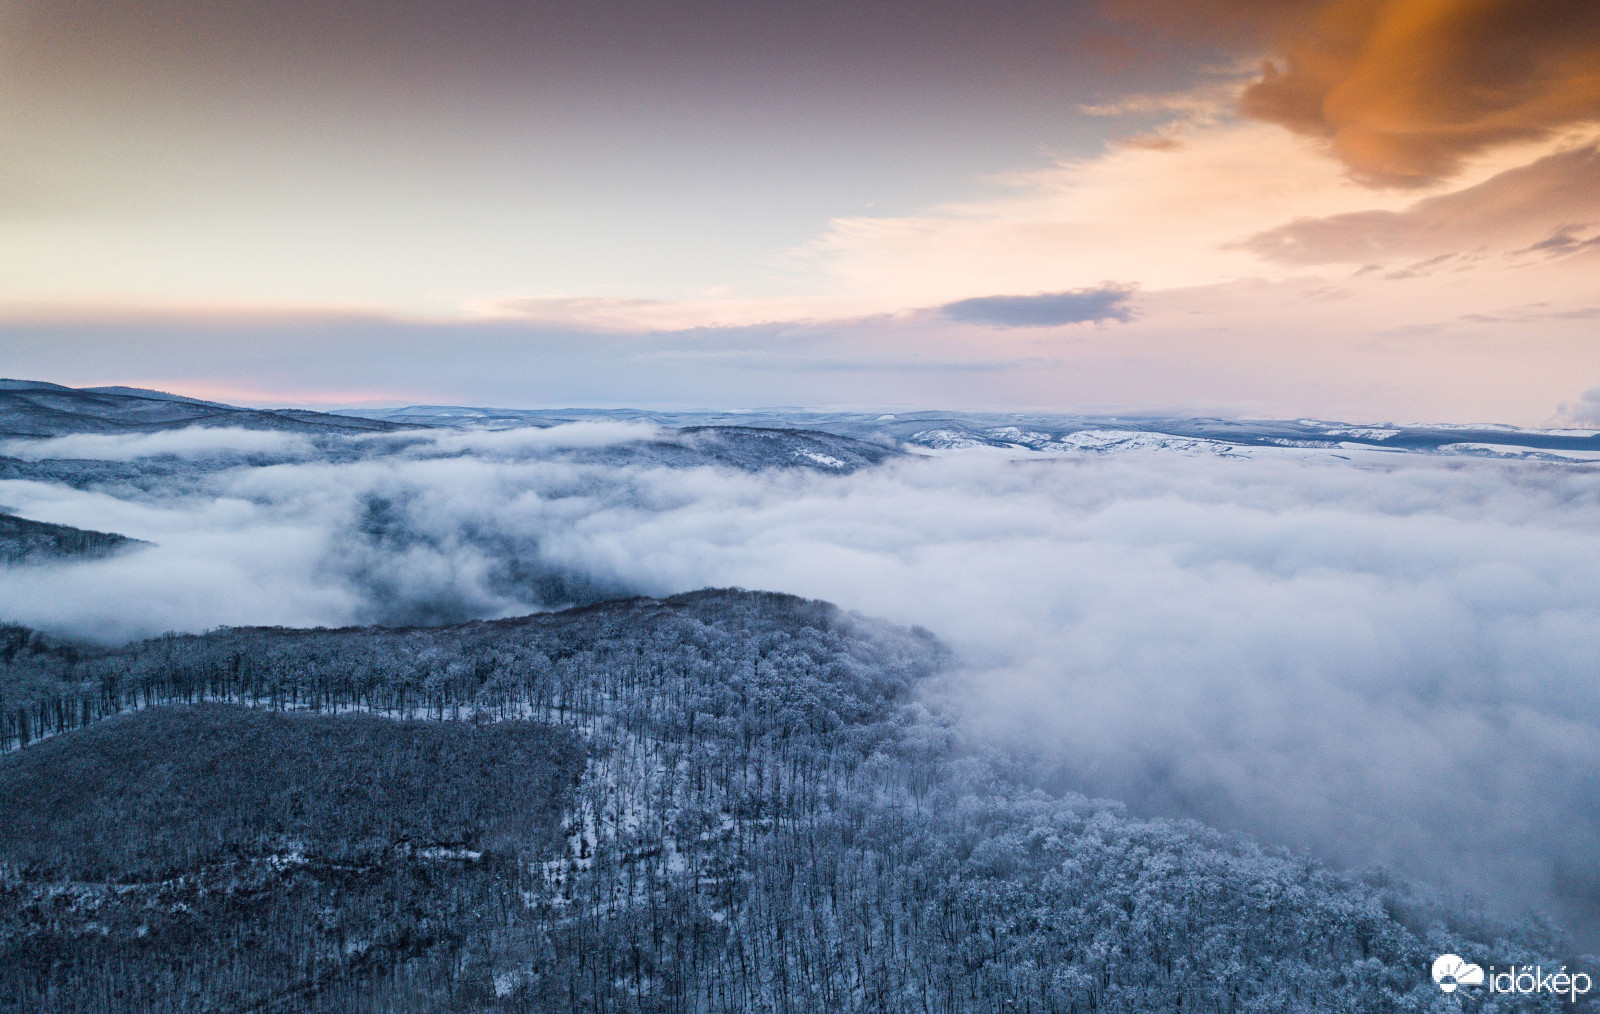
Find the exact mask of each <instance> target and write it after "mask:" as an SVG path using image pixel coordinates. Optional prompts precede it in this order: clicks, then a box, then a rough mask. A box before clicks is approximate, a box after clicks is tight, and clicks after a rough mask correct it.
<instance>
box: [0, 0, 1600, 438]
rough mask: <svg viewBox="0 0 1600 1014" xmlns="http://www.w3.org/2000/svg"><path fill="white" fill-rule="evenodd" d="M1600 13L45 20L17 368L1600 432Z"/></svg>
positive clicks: (32, 61) (432, 395) (830, 7)
mask: <svg viewBox="0 0 1600 1014" xmlns="http://www.w3.org/2000/svg"><path fill="white" fill-rule="evenodd" d="M1597 145H1600V6H1596V5H1595V4H1593V3H1592V2H1590V0H1544V2H1541V3H1537V4H1529V3H1524V2H1520V0H1184V2H1181V3H1180V2H1177V0H1055V2H1049V3H1046V2H1035V0H1017V2H995V0H984V2H979V0H949V2H941V3H933V4H930V3H918V4H911V3H902V2H880V3H867V2H864V0H838V2H830V3H823V4H818V3H805V4H801V3H764V4H728V3H720V2H713V0H688V2H674V3H670V4H668V3H660V2H646V0H626V2H621V3H613V4H605V5H599V4H592V3H587V4H586V3H574V2H567V3H563V2H538V0H536V2H521V3H512V2H506V0H494V2H454V3H448V4H447V3H444V2H440V0H410V2H386V3H381V4H380V3H375V2H368V0H353V2H347V3H340V4H325V3H317V2H312V0H276V2H271V3H268V2H264V0H238V2H234V3H229V4H215V3H211V2H207V0H163V2H159V3H158V2H155V0H117V2H110V0H3V2H0V223H3V228H0V373H4V374H5V375H8V376H17V377H27V378H30V379H42V380H51V381H56V382H59V383H67V384H74V385H90V384H112V383H116V384H137V385H142V386H151V387H158V388H163V389H167V390H175V391H179V392H182V393H188V394H194V395H199V396H206V397H217V398H224V399H228V400H232V401H237V402H244V403H250V404H303V405H325V406H334V405H353V404H405V403H418V402H421V403H455V404H461V403H466V404H491V405H501V406H507V407H556V406H579V405H595V406H620V405H634V406H639V407H652V408H673V407H681V408H739V407H758V406H804V407H816V408H850V407H853V408H874V409H893V408H948V409H985V410H1009V409H1016V410H1022V409H1027V410H1046V411H1063V412H1129V411H1159V412H1168V413H1177V414H1189V413H1206V414H1238V415H1254V416H1276V417H1284V416H1288V417H1298V416H1319V417H1326V418H1340V419H1350V420H1359V421H1402V422H1404V421H1456V422H1466V421H1479V422H1507V423H1517V424H1522V425H1537V426H1556V425H1578V426H1581V425H1600V395H1597V394H1596V393H1595V392H1596V390H1597V389H1600V341H1597V338H1600V333H1597V332H1600V282H1597V281H1596V280H1597V279H1600V270H1597V269H1600V146H1597Z"/></svg>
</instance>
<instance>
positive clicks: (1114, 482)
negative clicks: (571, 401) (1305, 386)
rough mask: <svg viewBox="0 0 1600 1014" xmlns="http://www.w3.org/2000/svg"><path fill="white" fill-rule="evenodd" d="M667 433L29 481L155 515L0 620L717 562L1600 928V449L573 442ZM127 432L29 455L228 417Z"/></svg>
mask: <svg viewBox="0 0 1600 1014" xmlns="http://www.w3.org/2000/svg"><path fill="white" fill-rule="evenodd" d="M647 433H648V430H647V429H644V430H641V429H639V428H629V427H627V426H620V425H612V424H606V425H578V426H572V427H560V428H558V429H556V430H545V431H521V432H520V433H510V434H507V433H478V434H474V433H449V434H444V435H441V436H436V437H431V438H427V439H423V440H422V442H421V443H417V444H413V445H411V446H409V447H404V446H401V445H400V444H396V445H395V447H394V449H392V450H391V451H389V452H386V453H382V454H376V455H372V454H369V455H368V456H366V457H364V458H363V459H361V460H356V461H347V462H343V463H332V462H329V461H325V460H318V459H316V458H315V456H312V455H309V452H308V450H307V448H306V447H304V446H300V445H293V446H290V445H289V444H283V445H282V446H279V445H273V448H272V449H275V450H277V451H282V452H285V453H289V452H293V454H294V455H298V457H297V458H296V459H295V460H292V461H289V462H288V463H282V464H276V465H269V466H264V467H239V468H235V469H231V470H225V471H219V472H216V473H214V474H212V475H210V476H209V477H207V478H205V479H204V481H202V482H200V483H199V484H198V485H199V487H200V488H203V489H205V490H207V492H206V493H205V494H204V495H200V494H194V493H186V494H184V495H181V496H163V495H160V494H151V495H149V496H144V497H139V498H124V499H119V498H116V497H113V496H111V495H108V494H105V493H100V492H93V491H83V490H77V489H72V488H68V487H65V486H61V485H54V484H45V483H37V482H21V481H14V480H13V481H4V482H0V504H4V505H5V506H6V507H8V508H10V509H12V510H14V511H16V512H17V513H20V514H23V515H24V516H27V517H31V518H36V519H39V520H46V521H54V522H61V523H66V524H71V525H76V526H78V527H83V528H92V529H98V530H102V531H113V532H119V533H122V534H124V535H130V536H134V537H136V538H140V539H145V540H148V541H151V542H154V543H156V545H155V546H154V547H153V548H149V549H144V550H140V551H136V552H132V553H128V554H126V555H123V556H119V557H115V558H112V559H107V560H100V561H93V562H83V563H72V564H63V565H50V566H39V565H30V566H27V567H22V568H16V569H12V570H9V571H7V572H5V573H4V580H3V581H0V617H4V618H6V619H10V620H14V621H18V622H22V623H27V624H30V625H35V626H40V627H44V628H47V629H50V630H53V631H58V632H67V633H72V634H76V635H81V636H86V637H92V638H98V639H101V640H119V639H126V638H131V637H134V636H140V635H147V634H152V633H159V632H161V631H164V630H169V629H179V630H203V629H205V628H208V627H212V626H215V625H218V624H291V625H318V624H324V625H335V624H349V623H362V622H389V623H419V622H442V621H449V620H453V619H462V618H468V617H477V616H498V615H511V614H517V613H522V612H527V611H529V609H530V608H531V607H532V606H534V605H537V604H538V603H541V602H553V601H562V600H584V599H592V598H599V597H609V596H611V595H616V594H630V593H636V592H637V593H645V594H664V593H670V592H677V591H684V590H689V589H694V588H700V587H704V586H707V585H742V586H745V587H749V588H761V589H769V590H776V591H787V592H793V593H796V594H800V595H806V596H814V597H818V598H824V599H828V600H831V601H834V602H837V603H840V604H841V605H845V606H848V607H851V608H854V609H859V610H862V611H865V612H869V613H874V614H879V615H883V616H887V617H889V618H892V619H894V620H897V621H900V622H903V623H917V624H921V625H923V626H925V627H927V628H929V629H930V630H932V631H934V632H935V633H936V634H938V635H939V636H940V637H941V638H942V639H943V640H944V641H945V642H946V643H948V644H949V645H951V646H952V647H953V648H955V649H956V650H957V652H958V653H959V655H960V657H961V658H962V660H963V666H962V668H961V670H960V672H959V673H957V674H956V675H954V676H953V677H952V678H951V685H950V689H951V691H952V692H953V693H955V694H957V695H958V698H959V699H960V700H961V701H962V702H963V704H964V707H965V708H966V709H967V710H968V712H969V713H970V714H971V715H972V716H973V717H974V720H975V721H977V722H980V723H982V725H983V727H984V728H986V729H988V730H991V731H992V733H993V734H994V735H995V736H996V737H1003V738H1004V739H1006V740H1010V741H1015V742H1017V743H1019V744H1022V745H1023V746H1025V747H1026V748H1027V749H1028V750H1029V751H1030V752H1033V753H1036V754H1038V755H1040V756H1045V757H1050V758H1055V759H1056V760H1057V761H1058V763H1059V765H1060V769H1061V772H1062V778H1063V780H1064V782H1066V783H1069V784H1071V785H1072V786H1073V787H1075V788H1079V789H1082V790H1085V791H1088V792H1091V793H1095V794H1103V795H1110V796H1114V797H1118V798H1122V799H1126V800H1128V801H1129V802H1130V804H1131V805H1132V806H1133V807H1134V808H1135V809H1139V810H1144V811H1155V812H1162V813H1178V814H1188V815H1193V816H1196V817H1199V818H1201V819H1203V820H1206V821H1208V822H1211V823H1214V824H1219V825H1222V826H1226V827H1232V828H1242V829H1245V830H1248V831H1250V832H1253V833H1256V834H1259V835H1261V836H1263V837H1265V838H1268V839H1271V840H1274V841H1281V842H1287V843H1291V844H1305V845H1309V846H1312V847H1314V848H1315V849H1316V850H1317V851H1319V852H1320V853H1322V854H1324V855H1327V856H1329V857H1330V858H1332V859H1333V860H1335V861H1337V862H1341V863H1347V864H1352V865H1358V866H1362V865H1368V864H1373V863H1389V864H1392V865H1395V866H1397V867H1399V868H1402V869H1404V870H1407V871H1410V872H1412V873H1420V874H1423V875H1427V876H1430V877H1434V878H1442V879H1444V880H1446V881H1448V882H1449V883H1451V884H1452V885H1454V886H1455V887H1457V888H1460V889H1466V890H1470V891H1473V892H1475V893H1477V894H1479V895H1482V896H1486V897H1489V898H1492V899H1494V900H1495V901H1497V902H1499V903H1501V904H1504V905H1511V906H1516V905H1520V904H1523V903H1528V904H1534V905H1538V906H1541V907H1547V908H1552V909H1556V910H1559V911H1561V912H1562V913H1563V914H1564V915H1565V917H1566V918H1567V919H1568V920H1570V921H1571V922H1573V923H1574V924H1576V925H1578V926H1579V927H1580V929H1581V931H1582V935H1583V937H1584V939H1585V942H1586V943H1587V944H1588V946H1589V947H1590V948H1591V949H1596V948H1597V941H1600V918H1597V912H1600V679H1597V672H1596V670H1597V662H1600V472H1597V471H1595V470H1593V469H1591V468H1587V467H1584V466H1551V465H1539V464H1530V463H1509V464H1508V463H1497V462H1492V461H1473V460H1465V459H1450V460H1442V459H1438V458H1430V457H1426V456H1402V455H1394V456H1393V457H1391V458H1388V459H1382V460H1379V459H1374V460H1372V461H1368V462H1365V463H1354V464H1353V463H1349V462H1345V461H1340V460H1336V459H1333V458H1331V457H1330V458H1322V459H1315V460H1289V459H1265V458H1263V459H1256V460H1249V459H1244V460H1241V459H1230V458H1219V457H1185V456H1182V455H1178V454H1172V453H1149V454H1128V455H1121V456H1113V457H1107V458H1095V457H1088V458H1084V459H1058V460H1048V461H1033V462H1013V461H1008V460H1003V459H1001V458H998V457H994V456H990V455H978V454H974V455H960V454H957V455H951V456H943V457H937V458H928V457H913V458H909V459H906V460H903V461H899V462H891V463H890V464H889V465H886V466H883V467H880V468H876V469H868V470H865V471H861V472H857V473H855V474H853V475H845V476H835V475H825V474H818V473H815V472H808V471H799V470H790V471H771V472H766V473H761V474H752V473H749V472H740V471H735V470H731V469H724V468H710V467H706V468H676V469H674V468H665V467H652V466H649V465H647V464H639V463H633V464H623V465H618V464H606V463H594V462H590V463H586V464H580V463H574V462H572V461H565V460H557V459H556V458H553V457H552V455H551V452H552V451H554V450H559V449H560V448H562V447H563V446H581V447H586V448H595V447H602V446H604V445H606V444H608V443H618V442H627V441H630V440H636V439H639V438H640V437H641V436H642V435H645V434H647ZM132 440H134V441H143V443H141V444H134V443H128V444H127V445H123V444H118V443H116V442H115V441H116V438H103V439H100V442H98V443H96V442H93V441H91V442H90V444H88V445H85V446H83V447H81V448H74V447H43V446H39V445H34V446H31V447H29V448H18V447H13V448H10V449H8V450H7V453H11V454H13V455H18V454H19V452H26V455H27V456H28V457H33V458H38V457H47V456H73V455H80V456H81V455H89V454H92V455H93V456H95V457H99V458H104V459H112V460H129V459H131V458H136V457H137V456H139V455H142V454H151V453H162V452H163V450H165V451H167V452H171V453H176V454H178V455H179V456H181V457H183V458H184V459H185V460H189V461H192V460H195V459H196V458H200V457H204V456H205V455H207V454H216V453H223V452H225V451H227V450H228V447H227V446H226V444H227V441H225V440H223V441H219V440H218V439H217V438H216V436H215V434H214V433H213V434H210V435H207V436H206V437H205V439H204V440H200V439H197V438H194V437H192V436H191V437H189V438H187V442H186V443H179V444H177V445H174V446H173V447H171V448H164V447H163V444H162V441H161V440H160V439H156V438H150V437H138V438H132ZM107 441H109V442H107ZM80 443H82V440H81V439H80ZM102 444H103V445H104V446H102ZM372 446H378V445H377V444H373V445H372ZM264 449H268V448H267V445H266V444H263V443H262V442H261V441H260V440H259V439H256V442H255V443H254V444H249V445H241V446H237V447H235V448H234V450H238V451H241V452H246V453H257V452H261V451H263V450H264ZM193 485H194V484H191V486H193ZM186 488H187V487H186Z"/></svg>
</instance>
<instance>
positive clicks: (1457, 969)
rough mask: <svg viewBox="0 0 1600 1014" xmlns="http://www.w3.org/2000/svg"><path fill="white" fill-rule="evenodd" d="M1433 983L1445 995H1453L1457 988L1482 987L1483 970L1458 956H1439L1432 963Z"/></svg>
mask: <svg viewBox="0 0 1600 1014" xmlns="http://www.w3.org/2000/svg"><path fill="white" fill-rule="evenodd" d="M1433 981H1434V982H1437V983H1438V984H1439V988H1440V989H1442V990H1444V991H1445V992H1446V993H1454V992H1455V991H1456V987H1457V986H1481V985H1483V969H1482V968H1481V967H1479V966H1478V965H1474V964H1470V963H1468V962H1466V961H1463V960H1462V959H1461V957H1460V955H1456V954H1441V955H1439V956H1438V957H1437V958H1435V959H1434V962H1433Z"/></svg>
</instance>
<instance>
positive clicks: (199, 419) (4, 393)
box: [0, 380, 403, 437]
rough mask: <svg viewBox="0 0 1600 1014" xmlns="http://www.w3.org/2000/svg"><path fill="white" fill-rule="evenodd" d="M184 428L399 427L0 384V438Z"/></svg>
mask: <svg viewBox="0 0 1600 1014" xmlns="http://www.w3.org/2000/svg"><path fill="white" fill-rule="evenodd" d="M184 426H234V427H240V428H244V429H266V430H285V431H291V432H301V433H323V432H334V433H358V432H373V431H388V430H396V429H401V428H403V427H401V426H399V425H398V424H395V423H389V422H383V421H377V420H368V419H356V418H353V417H350V416H341V415H330V414H327V413H323V412H303V411H265V410H260V409H248V408H237V407H235V406H232V405H222V404H219V403H217V402H209V401H199V400H196V399H192V398H183V397H181V396H176V395H169V394H164V393H162V392H159V391H144V390H140V389H137V388H124V387H102V388H81V389H80V388H70V387H62V386H61V385H59V384H46V383H43V382H39V381H17V380H6V381H0V437H58V436H65V435H68V434H72V433H151V432H157V431H160V430H168V429H178V428H181V427H184Z"/></svg>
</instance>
